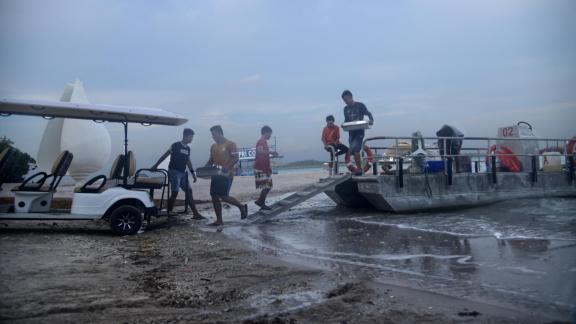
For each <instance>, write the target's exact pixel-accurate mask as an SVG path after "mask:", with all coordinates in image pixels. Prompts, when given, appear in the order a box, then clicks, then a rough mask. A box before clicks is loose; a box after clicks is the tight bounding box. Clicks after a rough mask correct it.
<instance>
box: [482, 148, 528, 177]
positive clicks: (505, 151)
mask: <svg viewBox="0 0 576 324" xmlns="http://www.w3.org/2000/svg"><path fill="white" fill-rule="evenodd" d="M492 154H496V156H497V157H498V160H500V163H501V164H502V166H504V167H505V168H506V169H508V171H510V172H520V171H522V163H521V162H520V160H518V157H517V156H516V155H514V151H512V150H511V149H510V148H509V147H506V146H500V149H499V150H497V149H496V145H492V146H490V148H489V149H488V155H487V156H486V162H489V158H490V156H491V155H492ZM492 167H495V166H492Z"/></svg>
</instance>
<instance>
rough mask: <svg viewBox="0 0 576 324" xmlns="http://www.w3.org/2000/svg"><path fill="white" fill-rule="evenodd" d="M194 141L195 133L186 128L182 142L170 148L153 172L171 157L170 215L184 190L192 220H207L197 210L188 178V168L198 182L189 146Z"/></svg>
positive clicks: (169, 171)
mask: <svg viewBox="0 0 576 324" xmlns="http://www.w3.org/2000/svg"><path fill="white" fill-rule="evenodd" d="M193 139H194V131H193V130H191V129H190V128H185V129H184V131H183V132H182V141H180V142H176V143H174V144H172V145H171V146H170V148H169V149H168V151H166V153H164V154H163V155H162V156H161V157H160V159H159V160H158V162H156V163H155V164H154V165H153V166H152V170H155V169H156V168H157V167H158V165H160V163H162V161H164V160H165V159H166V158H167V157H168V156H170V164H169V165H168V177H169V179H170V186H171V187H170V190H171V191H172V194H171V195H170V198H168V208H167V212H168V215H170V214H171V213H172V209H173V208H174V202H176V197H178V189H179V188H182V190H184V193H185V194H186V201H188V204H189V206H190V208H191V209H192V213H193V214H194V216H193V217H192V219H205V217H204V216H202V215H200V213H199V212H198V209H196V204H195V203H194V196H193V195H192V187H190V184H189V181H188V179H187V177H186V167H188V169H189V170H190V172H192V176H193V177H194V182H196V181H198V179H197V178H196V173H194V168H193V167H192V162H191V161H190V146H188V144H190V143H192V140H193Z"/></svg>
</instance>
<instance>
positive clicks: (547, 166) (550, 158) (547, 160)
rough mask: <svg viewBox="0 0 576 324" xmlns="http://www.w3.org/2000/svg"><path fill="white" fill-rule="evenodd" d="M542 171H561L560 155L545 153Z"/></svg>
mask: <svg viewBox="0 0 576 324" xmlns="http://www.w3.org/2000/svg"><path fill="white" fill-rule="evenodd" d="M542 155H544V168H543V169H544V171H545V172H551V171H562V155H561V154H560V153H558V152H546V153H544V154H542Z"/></svg>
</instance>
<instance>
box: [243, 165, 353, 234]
mask: <svg viewBox="0 0 576 324" xmlns="http://www.w3.org/2000/svg"><path fill="white" fill-rule="evenodd" d="M350 178H352V175H351V174H346V175H341V176H331V177H328V178H323V179H320V181H318V182H317V183H314V184H311V185H309V186H307V187H305V188H304V189H302V190H301V191H299V192H296V193H293V194H291V195H290V196H288V197H286V198H284V199H282V200H279V201H277V202H275V203H274V204H272V205H270V207H271V208H272V209H271V210H262V209H261V210H259V211H257V212H256V213H254V214H251V215H249V216H248V219H247V222H248V223H250V224H255V223H263V222H266V221H268V220H270V219H272V218H273V217H275V216H277V215H279V214H281V213H283V212H285V211H287V210H289V209H290V208H292V207H294V206H296V205H298V204H300V203H302V202H304V201H306V200H308V199H310V198H312V197H314V196H316V195H318V194H319V193H321V192H324V191H326V190H328V189H330V188H332V187H334V186H336V185H339V184H341V183H343V182H346V181H348V180H349V179H350Z"/></svg>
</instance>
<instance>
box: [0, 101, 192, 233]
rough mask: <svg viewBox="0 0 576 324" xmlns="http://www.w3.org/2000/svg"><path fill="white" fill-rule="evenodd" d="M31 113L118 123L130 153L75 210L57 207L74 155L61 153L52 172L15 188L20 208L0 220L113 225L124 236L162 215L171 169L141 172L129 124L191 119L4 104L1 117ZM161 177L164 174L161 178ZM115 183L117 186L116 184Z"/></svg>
mask: <svg viewBox="0 0 576 324" xmlns="http://www.w3.org/2000/svg"><path fill="white" fill-rule="evenodd" d="M10 115H28V116H39V117H44V118H55V117H57V118H76V119H88V120H93V121H95V122H104V121H107V122H118V123H122V124H123V126H124V154H122V155H120V156H118V157H117V158H116V160H115V161H114V164H113V165H112V170H111V171H110V174H109V175H108V176H105V175H99V176H96V177H94V178H92V179H90V180H88V181H87V182H86V183H85V184H84V185H83V186H82V187H80V188H76V190H75V192H74V194H73V197H72V205H71V209H69V210H62V209H59V210H55V209H53V208H51V206H52V200H53V196H54V193H55V192H56V190H57V188H58V184H59V183H60V181H61V180H62V177H64V176H65V175H66V172H67V170H68V167H69V165H70V163H71V161H72V159H73V157H74V156H73V154H74V152H68V151H64V152H61V153H60V155H59V156H58V158H57V159H56V160H55V161H54V163H53V166H52V171H51V174H47V173H44V172H40V173H37V174H35V175H33V176H31V177H29V178H28V179H26V180H25V181H24V182H23V183H22V184H20V185H18V186H17V187H16V188H14V189H13V191H14V205H13V206H8V208H3V209H4V210H2V212H1V213H0V220H98V219H104V220H106V221H109V222H110V227H111V229H112V230H113V231H114V232H115V233H118V234H121V235H131V234H135V233H137V232H138V230H140V228H141V226H142V223H143V221H144V220H147V221H148V222H150V218H151V217H152V216H159V212H158V210H159V209H161V208H162V203H163V201H164V193H165V188H167V187H169V186H168V177H167V171H166V170H149V169H141V170H138V171H136V170H135V164H136V162H135V160H134V155H133V154H132V152H130V151H128V124H129V123H140V124H142V125H151V124H155V125H172V126H178V125H182V124H184V123H186V122H187V119H186V118H184V117H182V116H180V115H177V114H174V113H171V112H168V111H165V110H161V109H154V108H142V107H126V106H111V105H94V104H77V103H68V102H40V101H21V100H0V116H2V117H8V116H10ZM154 172H156V173H157V174H156V175H155V176H150V173H154ZM158 173H159V176H158ZM111 183H112V185H111ZM157 189H161V190H162V197H161V199H160V207H159V208H157V207H156V206H155V204H154V200H153V197H154V190H157Z"/></svg>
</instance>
